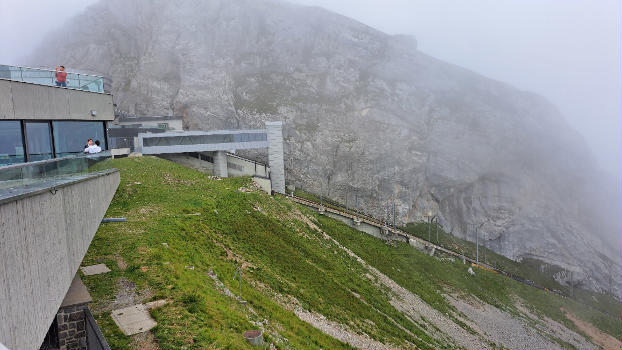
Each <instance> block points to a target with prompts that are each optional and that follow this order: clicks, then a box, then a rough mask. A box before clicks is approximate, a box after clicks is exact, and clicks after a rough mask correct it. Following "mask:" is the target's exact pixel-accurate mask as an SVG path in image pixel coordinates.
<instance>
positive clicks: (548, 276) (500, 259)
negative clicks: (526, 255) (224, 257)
mask: <svg viewBox="0 0 622 350" xmlns="http://www.w3.org/2000/svg"><path fill="white" fill-rule="evenodd" d="M295 194H296V195H297V196H299V197H302V198H306V199H308V200H312V201H315V202H319V201H320V199H319V197H318V196H317V195H315V194H313V193H309V192H306V191H302V190H300V189H297V190H296V192H295ZM323 203H324V205H325V206H327V207H331V208H334V209H337V210H342V211H346V207H345V205H343V204H342V203H339V202H337V201H334V200H331V199H327V198H323ZM347 211H349V212H352V213H355V212H356V211H355V210H354V209H352V208H349V209H348V210H347ZM401 229H402V230H404V231H406V232H408V233H411V234H413V235H415V236H417V237H420V238H423V239H425V240H428V238H430V241H432V242H433V243H436V244H438V245H440V246H442V247H444V248H447V249H450V250H452V251H455V252H459V253H461V254H463V255H465V256H467V257H470V258H472V259H475V258H476V247H475V243H473V242H471V241H467V240H464V239H461V238H458V237H456V236H454V235H452V234H450V233H447V232H445V231H443V229H442V227H441V226H440V225H437V224H434V223H432V224H431V225H430V227H429V231H428V224H427V223H425V222H413V223H408V224H406V226H405V227H401ZM428 232H429V233H428ZM472 234H473V235H474V233H472ZM479 259H480V261H481V262H483V263H485V264H488V265H490V266H494V267H496V268H498V269H501V270H503V271H506V272H508V273H511V274H514V275H516V276H520V277H522V278H524V279H528V280H531V281H534V282H535V283H537V284H538V285H540V286H542V287H545V288H548V289H551V290H557V291H560V292H562V293H564V294H565V295H567V296H571V297H572V298H573V299H574V300H576V301H578V302H579V303H582V304H585V305H587V306H588V307H591V308H594V309H596V310H598V311H600V312H602V313H605V314H607V315H610V316H613V317H615V318H622V302H620V301H619V300H617V299H616V298H614V297H612V296H611V295H609V294H607V293H597V292H593V291H588V290H585V289H581V288H574V290H573V291H572V292H571V289H570V288H569V287H568V286H567V285H561V284H559V283H558V282H557V281H555V279H554V278H553V275H554V274H555V273H557V272H559V271H561V270H562V269H561V268H560V267H558V266H555V265H551V264H548V263H546V262H544V261H540V260H537V259H523V260H522V261H520V262H518V261H514V260H512V259H509V258H507V257H505V256H503V255H501V254H497V253H495V252H494V251H492V250H490V249H488V248H486V247H483V246H481V245H480V247H479Z"/></svg>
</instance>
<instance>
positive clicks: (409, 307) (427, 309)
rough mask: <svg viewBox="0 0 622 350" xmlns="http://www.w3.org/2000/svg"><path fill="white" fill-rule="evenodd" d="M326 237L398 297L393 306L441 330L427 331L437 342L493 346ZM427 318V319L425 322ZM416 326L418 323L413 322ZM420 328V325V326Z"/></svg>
mask: <svg viewBox="0 0 622 350" xmlns="http://www.w3.org/2000/svg"><path fill="white" fill-rule="evenodd" d="M324 237H325V238H327V239H330V240H332V241H333V242H334V243H335V244H336V245H337V246H338V247H340V248H341V249H343V250H344V251H345V252H346V253H348V255H350V256H352V257H354V258H355V259H356V260H357V261H358V262H359V263H361V264H362V265H363V266H365V268H367V269H368V270H369V271H370V272H371V273H372V274H373V276H375V277H376V279H377V280H376V282H377V283H380V284H382V285H384V286H386V287H387V288H389V289H390V290H391V291H392V292H393V293H394V295H393V296H392V298H391V300H390V303H391V305H393V307H395V308H396V309H397V310H398V311H400V312H402V313H404V314H405V315H407V316H408V317H410V319H411V321H412V320H417V321H419V322H425V321H424V319H423V318H425V320H427V321H428V322H432V324H433V325H434V326H436V327H437V328H438V329H440V330H441V332H436V334H429V333H430V328H428V329H426V331H427V333H428V334H429V335H431V336H433V337H435V338H437V339H441V340H443V341H444V342H446V343H449V344H456V345H458V346H460V347H464V348H467V349H478V350H483V349H490V345H489V344H488V342H486V341H485V339H482V337H480V336H477V335H473V334H471V333H469V332H467V331H466V330H465V329H464V328H462V327H460V326H459V325H457V324H456V323H455V322H454V321H452V320H451V319H450V318H449V317H447V316H445V315H443V314H442V313H440V312H439V311H438V310H436V309H434V308H433V307H431V306H430V305H428V304H427V303H426V302H424V301H423V300H421V298H420V297H419V296H417V295H415V294H413V293H411V292H410V291H409V290H407V289H406V288H403V287H402V286H400V285H399V284H397V283H396V282H395V281H393V280H392V279H391V278H389V277H388V276H387V275H385V274H383V273H382V272H380V271H378V270H377V269H376V268H374V267H373V266H370V265H369V264H367V262H365V261H364V260H363V259H361V258H360V257H359V256H358V255H356V254H355V253H354V252H353V251H351V250H350V249H348V248H346V247H344V246H342V245H341V244H340V243H339V242H337V241H336V240H334V239H333V238H332V237H330V236H328V235H327V234H324ZM422 316H423V318H422ZM413 323H415V324H416V322H413ZM417 326H419V325H417Z"/></svg>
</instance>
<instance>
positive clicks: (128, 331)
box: [111, 304, 157, 335]
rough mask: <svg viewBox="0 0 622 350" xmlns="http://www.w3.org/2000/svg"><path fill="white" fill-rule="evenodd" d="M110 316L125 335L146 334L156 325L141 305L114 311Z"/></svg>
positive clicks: (145, 308)
mask: <svg viewBox="0 0 622 350" xmlns="http://www.w3.org/2000/svg"><path fill="white" fill-rule="evenodd" d="M111 316H112V319H113V320H114V323H116V324H117V326H119V328H120V329H121V331H122V332H123V333H124V334H125V335H133V334H137V333H142V332H146V331H148V330H150V329H151V328H153V327H155V326H156V325H157V323H156V321H154V320H153V319H152V318H151V315H149V311H148V309H147V307H146V306H145V305H143V304H138V305H134V306H130V307H126V308H123V309H119V310H114V311H112V314H111Z"/></svg>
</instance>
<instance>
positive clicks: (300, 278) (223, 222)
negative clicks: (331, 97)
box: [83, 157, 622, 349]
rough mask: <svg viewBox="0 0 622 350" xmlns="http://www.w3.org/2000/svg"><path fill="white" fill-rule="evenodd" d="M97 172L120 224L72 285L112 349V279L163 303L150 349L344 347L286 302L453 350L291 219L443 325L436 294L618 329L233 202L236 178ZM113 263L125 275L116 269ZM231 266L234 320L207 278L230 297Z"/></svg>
mask: <svg viewBox="0 0 622 350" xmlns="http://www.w3.org/2000/svg"><path fill="white" fill-rule="evenodd" d="M97 167H100V168H106V167H116V168H119V169H120V170H121V183H120V185H119V187H118V189H117V192H116V193H115V196H114V198H113V200H112V203H111V204H110V207H109V209H108V212H107V214H106V216H108V217H126V218H127V219H128V222H126V223H107V224H102V225H101V226H100V228H99V230H98V232H97V234H96V235H95V237H94V239H93V242H92V243H91V246H90V247H89V251H88V253H87V255H86V257H85V258H84V261H83V265H90V264H95V263H102V262H103V263H105V264H106V265H107V266H108V267H109V268H110V269H111V272H109V273H107V274H103V275H96V276H84V277H83V281H84V283H85V285H86V286H87V288H88V289H89V291H90V293H91V296H92V297H93V299H94V301H93V303H92V305H91V307H92V309H93V312H94V314H95V318H96V319H97V322H98V323H99V325H100V327H101V328H102V330H103V332H104V335H105V336H106V338H107V339H108V341H109V343H110V344H111V346H112V347H113V348H115V349H127V348H131V347H132V346H133V345H132V341H133V338H132V337H127V336H125V335H123V334H122V333H121V332H120V330H119V329H118V328H117V327H116V325H115V324H114V322H113V321H112V319H111V317H110V308H111V305H112V303H113V302H114V300H115V295H116V294H117V293H118V291H119V281H120V280H122V279H123V280H127V281H131V282H132V283H134V284H135V285H136V293H137V294H138V296H139V298H140V297H142V298H146V299H147V300H146V301H149V300H157V299H168V300H170V302H169V303H168V304H166V305H165V306H163V307H161V308H158V309H153V310H151V313H152V316H153V317H154V319H155V320H156V321H157V322H158V326H157V327H156V328H154V329H153V330H152V331H151V332H152V333H153V335H154V337H155V340H156V341H157V342H158V344H159V345H160V348H162V349H169V348H176V349H177V348H179V349H205V348H209V349H250V348H251V347H250V345H249V344H247V343H246V341H244V340H243V339H242V336H241V334H242V333H243V332H244V331H246V330H249V329H257V328H258V324H259V323H262V324H264V325H265V326H264V327H265V332H264V338H265V340H266V342H271V343H273V344H274V345H275V346H276V347H277V348H278V349H294V348H295V349H298V348H300V349H350V348H351V347H350V346H349V345H347V344H345V343H342V342H340V341H338V340H336V339H334V338H332V337H330V336H328V335H326V334H324V333H322V332H321V331H319V330H317V329H316V328H314V327H312V326H310V325H309V324H307V323H305V322H302V321H301V320H300V319H299V318H298V317H297V316H296V315H295V314H294V313H293V312H292V311H290V310H289V309H288V308H285V307H283V304H284V302H283V301H284V300H291V299H288V296H291V297H293V298H295V300H297V302H298V306H299V307H301V308H303V309H305V310H309V311H313V312H317V313H320V314H322V315H324V316H326V317H327V318H328V319H329V320H332V321H336V322H339V323H341V324H343V325H347V326H348V327H349V328H350V329H352V330H353V331H355V332H358V333H365V334H367V335H369V336H370V337H372V338H373V339H376V340H378V341H381V342H385V343H392V344H395V345H396V346H400V347H409V345H408V344H409V343H410V344H413V345H414V346H416V347H419V348H431V347H434V348H452V347H455V344H446V343H444V342H442V341H440V340H437V339H434V338H433V337H431V336H430V335H429V334H428V331H426V329H425V327H426V326H425V325H420V324H413V323H412V322H411V321H410V320H408V319H407V318H406V317H405V316H404V315H403V314H402V313H400V312H399V311H397V310H396V309H395V308H394V307H393V306H392V305H391V304H390V303H389V300H390V296H389V292H388V291H387V290H384V289H383V288H381V287H378V286H377V285H376V284H375V283H374V282H373V281H371V280H369V279H368V278H367V277H365V275H366V274H368V270H367V269H366V268H365V267H364V266H363V265H361V264H360V263H359V262H358V261H357V260H356V259H355V258H353V257H351V256H349V255H348V254H347V253H346V252H345V251H343V250H342V249H340V248H339V247H338V245H337V244H336V243H334V242H333V241H332V240H329V239H326V238H325V237H324V236H323V234H322V233H321V232H317V231H316V230H313V229H312V228H311V227H310V226H309V225H308V224H307V223H305V222H304V219H305V218H304V216H306V217H310V218H312V219H313V220H315V222H316V224H317V225H319V226H320V227H321V228H322V230H323V231H324V232H325V233H326V234H328V235H329V236H331V237H332V238H334V239H335V240H337V241H338V242H339V243H340V244H342V245H344V246H346V247H348V248H349V249H351V250H352V251H354V252H355V253H356V254H357V255H359V256H360V257H361V258H363V259H364V260H365V261H367V262H368V263H369V264H370V265H372V266H374V267H375V268H377V269H378V270H380V271H381V272H383V273H384V274H386V275H388V276H389V277H391V278H392V279H393V280H395V281H396V282H397V283H398V284H400V285H401V286H403V287H404V288H407V289H409V290H410V291H411V292H413V293H414V294H417V295H419V296H420V297H421V298H422V299H423V300H424V301H426V302H427V303H429V304H430V305H431V306H432V307H434V308H436V309H438V310H439V311H441V312H443V313H449V314H450V315H453V314H454V312H455V310H453V308H452V306H451V305H450V304H448V302H447V301H446V299H445V298H444V297H443V296H442V293H447V292H451V293H455V294H469V295H474V296H476V297H478V298H479V299H481V300H483V301H485V302H488V303H490V304H492V305H495V306H497V307H499V308H502V309H504V310H507V311H509V312H516V310H515V307H514V297H513V296H519V297H521V298H522V299H524V300H526V301H527V303H528V304H529V305H530V306H531V307H533V308H534V309H535V310H538V312H541V313H543V314H545V315H548V316H549V317H551V318H553V319H556V320H559V321H560V322H563V323H564V324H566V325H567V326H569V327H571V328H573V327H574V326H573V325H572V324H571V323H570V322H569V321H568V320H567V319H566V318H565V317H564V315H563V314H562V313H561V311H560V307H562V306H563V307H564V308H566V309H567V310H569V311H571V312H573V313H574V314H575V315H577V316H579V317H581V318H582V319H584V320H587V321H589V322H592V323H593V324H594V325H596V326H597V327H599V328H600V329H602V330H604V331H606V332H608V333H610V334H613V335H615V336H616V337H618V339H620V338H621V335H620V329H622V327H621V325H620V323H619V322H614V321H612V319H611V318H608V317H604V316H603V314H602V313H600V312H598V311H595V310H594V309H590V308H586V307H585V306H583V305H581V304H578V303H575V302H573V301H571V300H566V299H562V298H559V297H558V296H555V295H552V294H550V293H545V292H543V291H540V290H537V289H535V288H532V287H529V286H525V285H522V284H520V283H517V282H515V281H513V280H509V279H507V278H504V277H502V276H500V275H497V274H493V273H488V272H484V271H479V270H478V273H477V275H476V276H475V277H471V276H469V275H468V274H466V273H465V271H466V267H465V266H464V265H463V264H462V263H461V262H458V261H456V262H453V263H450V262H447V261H439V260H438V259H436V258H432V257H429V256H427V255H425V254H423V253H421V252H419V251H417V250H416V249H414V248H412V247H410V246H408V245H406V244H401V243H398V244H397V245H396V246H388V245H387V244H385V243H384V242H382V241H380V240H378V239H376V238H373V237H371V236H368V235H366V234H363V233H361V232H359V231H356V230H354V229H352V228H350V227H348V226H347V225H345V224H342V223H340V222H338V221H335V220H332V219H330V218H327V217H325V216H321V215H317V214H316V213H315V212H314V211H311V210H308V209H306V208H305V207H303V206H300V205H297V204H295V203H293V202H292V201H290V200H289V199H286V198H284V197H281V196H275V197H270V196H268V195H267V194H265V193H262V192H260V191H254V192H242V191H239V190H238V189H240V188H241V187H246V188H248V187H250V183H251V180H250V179H249V178H230V179H222V180H215V179H210V178H209V177H208V176H206V175H205V174H202V173H199V172H197V171H194V170H191V169H187V168H184V167H181V166H178V165H176V164H174V163H171V162H168V161H165V160H162V159H158V158H152V157H142V158H124V159H117V160H109V161H106V162H104V163H100V164H98V165H97ZM197 214H198V215H197ZM426 235H427V231H426ZM163 243H166V245H164V244H163ZM118 262H124V263H125V264H126V265H127V266H126V267H125V268H121V267H119V266H118ZM242 263H244V264H243V283H242V295H243V298H244V299H245V300H246V301H247V305H248V307H247V306H244V305H242V304H240V303H239V302H238V301H237V300H236V299H234V298H231V297H229V296H226V295H224V294H223V292H222V290H221V289H220V287H219V284H217V283H216V282H215V281H214V280H213V279H212V278H211V277H210V276H209V275H208V272H209V271H210V270H212V271H213V272H214V273H216V274H218V278H219V280H220V281H221V282H222V283H224V285H225V286H226V287H227V288H229V289H230V290H231V291H232V292H233V293H235V294H236V295H237V294H238V286H239V285H238V281H237V280H236V281H234V280H233V277H234V274H235V271H236V269H237V268H238V267H239V266H240V265H242ZM121 265H123V264H121ZM189 266H193V267H194V269H189V268H187V267H189ZM370 305H373V308H372V307H370ZM454 320H456V319H455V317H454ZM396 323H397V324H398V325H399V326H400V327H396V325H395V324H396ZM428 327H429V325H428ZM464 327H465V328H466V329H467V330H470V329H469V328H468V327H467V326H466V325H464ZM470 331H472V330H470Z"/></svg>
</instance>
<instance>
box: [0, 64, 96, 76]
mask: <svg viewBox="0 0 622 350" xmlns="http://www.w3.org/2000/svg"><path fill="white" fill-rule="evenodd" d="M0 66H6V67H16V68H24V69H32V70H41V71H47V72H54V73H56V69H49V68H36V67H28V66H16V65H13V64H0ZM66 72H67V74H69V73H73V74H82V75H88V76H91V77H96V78H102V79H104V78H106V77H105V76H103V75H96V74H87V73H80V72H69V71H66Z"/></svg>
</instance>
